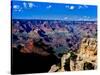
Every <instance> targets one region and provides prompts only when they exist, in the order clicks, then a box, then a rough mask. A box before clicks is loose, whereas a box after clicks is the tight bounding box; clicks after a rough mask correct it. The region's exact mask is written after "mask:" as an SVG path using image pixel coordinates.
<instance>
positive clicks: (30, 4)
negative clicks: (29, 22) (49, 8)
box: [28, 3, 36, 8]
mask: <svg viewBox="0 0 100 75" xmlns="http://www.w3.org/2000/svg"><path fill="white" fill-rule="evenodd" d="M28 5H29V7H30V8H32V7H36V5H35V4H33V3H28Z"/></svg>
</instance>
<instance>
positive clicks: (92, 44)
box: [50, 38, 97, 72]
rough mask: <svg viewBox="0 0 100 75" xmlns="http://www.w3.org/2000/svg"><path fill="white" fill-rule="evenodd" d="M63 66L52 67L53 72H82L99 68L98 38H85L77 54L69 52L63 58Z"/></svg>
mask: <svg viewBox="0 0 100 75" xmlns="http://www.w3.org/2000/svg"><path fill="white" fill-rule="evenodd" d="M60 63H61V65H60V66H59V69H58V66H54V65H53V66H52V67H51V69H50V72H51V71H53V72H55V71H61V72H64V71H81V70H94V69H96V68H97V41H96V38H83V39H82V41H81V44H80V48H79V50H78V51H77V52H67V53H66V54H63V56H62V57H61V62H60Z"/></svg>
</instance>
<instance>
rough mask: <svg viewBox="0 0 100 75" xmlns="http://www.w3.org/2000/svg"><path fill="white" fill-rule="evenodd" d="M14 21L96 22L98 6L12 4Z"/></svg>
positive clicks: (34, 3)
mask: <svg viewBox="0 0 100 75" xmlns="http://www.w3.org/2000/svg"><path fill="white" fill-rule="evenodd" d="M11 10H12V19H46V20H68V21H69V20H71V21H73V20H76V21H77V20H96V18H97V6H92V5H79V4H62V3H47V2H33V1H15V0H12V3H11Z"/></svg>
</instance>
